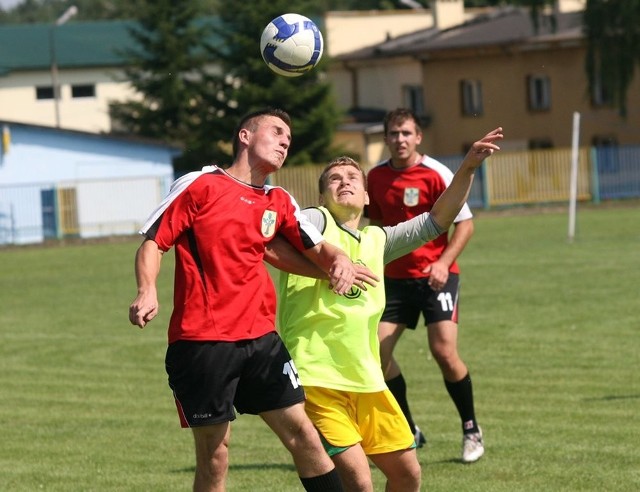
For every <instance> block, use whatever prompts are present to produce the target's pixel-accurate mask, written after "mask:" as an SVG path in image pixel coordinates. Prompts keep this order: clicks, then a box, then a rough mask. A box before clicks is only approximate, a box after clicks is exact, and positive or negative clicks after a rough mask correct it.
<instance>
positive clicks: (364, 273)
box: [353, 263, 380, 290]
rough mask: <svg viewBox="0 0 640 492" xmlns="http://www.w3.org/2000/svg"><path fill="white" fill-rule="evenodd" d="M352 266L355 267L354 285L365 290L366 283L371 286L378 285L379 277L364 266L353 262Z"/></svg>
mask: <svg viewBox="0 0 640 492" xmlns="http://www.w3.org/2000/svg"><path fill="white" fill-rule="evenodd" d="M354 267H355V269H356V277H355V280H354V281H353V284H354V285H355V286H356V287H358V288H359V289H360V290H367V285H370V286H371V287H375V286H376V285H378V282H379V281H380V279H379V278H378V277H377V276H376V275H374V274H373V272H372V271H371V270H369V269H368V268H367V267H366V266H364V265H360V264H358V263H355V264H354Z"/></svg>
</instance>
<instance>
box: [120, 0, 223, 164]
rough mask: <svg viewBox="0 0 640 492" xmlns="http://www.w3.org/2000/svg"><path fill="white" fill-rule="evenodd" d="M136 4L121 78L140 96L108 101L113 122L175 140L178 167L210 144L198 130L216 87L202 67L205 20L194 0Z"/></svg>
mask: <svg viewBox="0 0 640 492" xmlns="http://www.w3.org/2000/svg"><path fill="white" fill-rule="evenodd" d="M137 5H138V9H139V16H138V19H137V20H138V22H137V23H135V24H132V27H131V29H130V35H131V36H132V38H133V39H134V41H135V46H134V47H132V48H131V49H129V50H128V51H126V52H125V53H123V55H124V56H125V57H126V58H128V64H127V66H126V68H125V77H124V80H123V81H125V82H127V83H129V84H131V85H132V86H133V87H134V89H135V90H136V91H137V92H138V93H139V94H141V95H142V97H141V98H136V99H135V100H132V101H127V102H123V103H114V104H112V106H111V108H110V109H111V116H112V118H113V120H114V127H115V128H119V129H120V130H121V131H126V132H128V133H133V134H135V135H139V136H142V137H149V138H153V139H162V140H164V141H168V142H171V143H174V144H176V145H179V146H181V147H182V148H183V149H184V154H183V156H182V157H180V158H179V159H178V161H177V162H176V168H177V169H178V170H189V169H193V168H196V167H201V166H202V165H203V164H204V163H206V162H207V161H208V159H209V158H210V156H211V154H212V147H214V146H215V140H213V139H212V138H211V135H209V136H208V137H209V138H202V135H201V132H202V128H201V127H202V125H203V124H206V121H203V120H206V119H207V117H206V115H207V112H208V111H207V110H208V102H209V101H211V100H212V99H214V97H213V94H216V92H217V87H216V86H215V85H213V84H212V80H213V79H212V77H211V74H210V73H209V71H208V67H209V66H210V61H211V56H210V54H209V46H208V44H207V42H208V40H210V39H211V22H210V21H209V22H207V20H206V18H203V16H202V14H203V12H202V8H201V5H200V4H199V3H198V2H193V1H192V2H175V1H174V0H146V1H145V2H138V4H137ZM209 19H210V18H209Z"/></svg>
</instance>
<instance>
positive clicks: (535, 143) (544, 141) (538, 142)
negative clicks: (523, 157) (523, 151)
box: [529, 138, 553, 150]
mask: <svg viewBox="0 0 640 492" xmlns="http://www.w3.org/2000/svg"><path fill="white" fill-rule="evenodd" d="M551 148H553V141H552V140H551V139H550V138H532V139H531V140H529V150H537V149H551Z"/></svg>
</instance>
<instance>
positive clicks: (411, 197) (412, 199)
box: [402, 188, 420, 207]
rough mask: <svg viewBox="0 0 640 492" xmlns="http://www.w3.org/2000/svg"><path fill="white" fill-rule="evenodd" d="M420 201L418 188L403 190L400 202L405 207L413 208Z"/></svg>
mask: <svg viewBox="0 0 640 492" xmlns="http://www.w3.org/2000/svg"><path fill="white" fill-rule="evenodd" d="M419 199H420V190H419V189H418V188H405V189H404V197H403V199H402V202H403V203H404V204H405V205H406V206H407V207H415V206H416V205H417V204H418V200H419Z"/></svg>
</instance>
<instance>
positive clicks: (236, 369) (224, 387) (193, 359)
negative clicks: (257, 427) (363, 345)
mask: <svg viewBox="0 0 640 492" xmlns="http://www.w3.org/2000/svg"><path fill="white" fill-rule="evenodd" d="M165 368H166V370H167V374H168V375H169V387H170V388H171V389H172V390H173V396H174V398H175V401H176V406H177V408H178V414H179V416H180V424H181V425H182V427H197V426H202V425H211V424H219V423H222V422H229V421H231V420H234V419H235V417H236V415H235V411H234V407H235V409H236V410H237V411H238V412H239V413H248V414H253V415H257V414H259V413H261V412H265V411H268V410H275V409H278V408H285V407H288V406H291V405H293V404H295V403H299V402H301V401H304V390H303V389H302V386H301V385H300V379H299V378H298V373H297V371H296V368H295V365H294V364H293V361H292V360H291V356H290V355H289V352H288V351H287V349H286V347H285V346H284V344H283V343H282V340H281V339H280V337H279V336H278V334H277V333H275V332H274V333H268V334H266V335H264V336H262V337H260V338H258V339H255V340H243V341H240V342H198V341H187V340H180V341H177V342H174V343H172V344H171V345H169V347H168V348H167V354H166V358H165Z"/></svg>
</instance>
